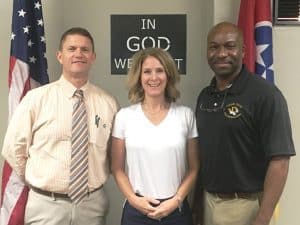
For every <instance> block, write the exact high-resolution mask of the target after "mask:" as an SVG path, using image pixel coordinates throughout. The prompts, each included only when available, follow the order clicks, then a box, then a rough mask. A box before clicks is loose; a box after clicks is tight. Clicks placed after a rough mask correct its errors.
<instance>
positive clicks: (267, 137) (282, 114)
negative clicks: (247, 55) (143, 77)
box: [196, 22, 295, 225]
mask: <svg viewBox="0 0 300 225" xmlns="http://www.w3.org/2000/svg"><path fill="white" fill-rule="evenodd" d="M243 57H244V44H243V36H242V32H241V31H240V30H239V29H238V28H237V27H236V25H234V24H231V23H228V22H222V23H220V24H217V25H216V26H214V27H213V28H212V29H211V30H210V32H209V34H208V37H207V60H208V63H209V65H210V67H211V69H212V70H213V71H214V73H215V76H214V78H213V79H212V81H211V84H210V85H209V86H208V87H206V88H204V89H203V90H202V92H201V93H200V95H199V97H198V101H197V107H196V116H197V126H198V130H199V137H200V157H201V171H200V173H201V174H200V177H199V179H200V183H201V186H202V187H203V189H204V225H262V224H264V225H266V224H269V221H270V219H271V217H272V214H273V211H274V208H275V206H276V204H277V202H278V200H279V198H280V196H281V193H282V191H283V188H284V185H285V182H286V179H287V174H288V168H289V158H290V156H292V155H295V150H294V144H293V140H292V133H291V125H290V119H289V114H288V109H287V104H286V101H285V99H284V97H283V95H282V93H281V92H280V90H279V89H278V88H277V87H276V86H274V85H273V84H272V83H269V82H268V81H266V80H264V79H263V78H261V77H260V76H257V75H254V74H251V73H250V72H248V71H247V69H246V67H245V66H244V65H243V64H242V60H243ZM197 191H199V189H197V188H196V192H197Z"/></svg>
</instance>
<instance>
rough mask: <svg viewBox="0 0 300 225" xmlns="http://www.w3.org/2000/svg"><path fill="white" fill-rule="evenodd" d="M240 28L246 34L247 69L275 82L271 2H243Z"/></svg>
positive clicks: (251, 0) (243, 0)
mask: <svg viewBox="0 0 300 225" xmlns="http://www.w3.org/2000/svg"><path fill="white" fill-rule="evenodd" d="M238 26H239V27H240V28H241V29H242V31H243V34H244V43H245V47H246V50H245V57H244V63H245V64H246V66H247V68H248V69H249V70H250V71H251V72H254V73H256V74H258V75H260V76H262V77H264V78H265V79H266V80H268V81H271V82H274V71H273V44H272V22H271V2H270V0H241V4H240V12H239V20H238Z"/></svg>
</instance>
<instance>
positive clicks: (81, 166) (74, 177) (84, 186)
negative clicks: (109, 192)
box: [69, 90, 88, 203]
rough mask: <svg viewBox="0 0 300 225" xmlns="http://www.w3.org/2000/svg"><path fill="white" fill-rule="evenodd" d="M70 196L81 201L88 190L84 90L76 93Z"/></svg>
mask: <svg viewBox="0 0 300 225" xmlns="http://www.w3.org/2000/svg"><path fill="white" fill-rule="evenodd" d="M73 97H74V98H75V103H74V105H73V114H72V138H71V149H72V152H71V169H70V186H69V196H70V198H71V200H72V201H73V202H75V203H79V202H80V201H81V200H82V199H83V197H84V196H85V195H86V194H87V191H88V127H87V113H86V108H85V104H84V101H83V91H82V90H76V91H75V93H74V96H73Z"/></svg>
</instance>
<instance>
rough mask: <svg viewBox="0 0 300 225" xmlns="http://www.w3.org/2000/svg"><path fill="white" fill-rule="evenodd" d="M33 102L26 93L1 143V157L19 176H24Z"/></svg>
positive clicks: (29, 141) (30, 136)
mask: <svg viewBox="0 0 300 225" xmlns="http://www.w3.org/2000/svg"><path fill="white" fill-rule="evenodd" d="M34 102H35V99H34V98H33V95H31V93H30V92H28V93H27V94H26V96H25V97H24V98H23V100H22V101H21V102H20V104H19V105H18V106H17V108H16V110H15V112H14V113H13V116H12V118H11V120H10V122H9V125H8V128H7V132H6V134H5V137H4V141H3V148H2V155H3V157H4V158H5V160H6V161H7V162H8V163H9V165H10V166H11V167H12V168H13V169H14V171H15V172H16V173H17V174H18V175H19V176H24V175H25V167H26V162H27V158H28V149H29V147H30V144H31V141H32V136H33V134H32V127H33V120H34V119H33V118H34V113H33V111H34V110H33V104H32V103H34Z"/></svg>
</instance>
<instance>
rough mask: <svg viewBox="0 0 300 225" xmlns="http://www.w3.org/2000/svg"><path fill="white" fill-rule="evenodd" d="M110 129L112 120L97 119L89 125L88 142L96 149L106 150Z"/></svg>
mask: <svg viewBox="0 0 300 225" xmlns="http://www.w3.org/2000/svg"><path fill="white" fill-rule="evenodd" d="M111 130H112V122H107V121H105V120H102V119H99V120H98V121H96V119H95V121H93V124H91V125H90V144H92V145H94V146H95V147H96V148H97V149H98V150H106V148H107V143H108V140H109V138H110V134H111Z"/></svg>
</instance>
